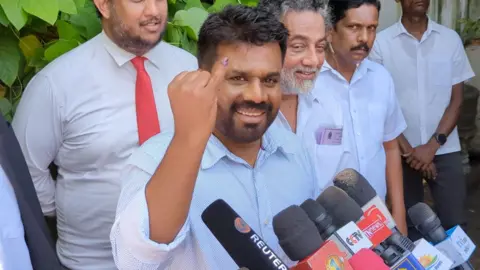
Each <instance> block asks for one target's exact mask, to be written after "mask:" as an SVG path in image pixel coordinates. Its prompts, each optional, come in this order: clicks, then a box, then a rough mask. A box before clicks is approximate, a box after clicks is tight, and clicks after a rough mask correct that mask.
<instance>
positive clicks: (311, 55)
mask: <svg viewBox="0 0 480 270" xmlns="http://www.w3.org/2000/svg"><path fill="white" fill-rule="evenodd" d="M326 3H327V1H326V0H262V1H260V2H259V4H258V5H259V7H260V8H264V9H267V10H269V11H270V12H272V13H273V14H275V15H276V16H277V18H278V19H279V20H280V21H281V22H283V24H284V25H285V26H286V28H287V29H288V31H289V39H288V41H287V54H286V56H285V62H284V66H283V70H282V77H281V87H282V91H283V101H282V105H281V107H280V113H279V114H278V117H277V119H276V121H275V124H276V125H280V126H283V127H284V128H286V129H288V130H290V131H292V132H294V133H296V134H297V135H298V136H299V137H300V138H301V139H302V140H304V142H305V143H306V144H308V145H311V147H310V148H311V149H312V153H314V155H315V163H316V166H315V167H316V168H315V169H316V171H317V178H318V179H320V180H321V183H323V185H324V184H325V183H330V182H331V181H332V180H333V178H334V177H335V174H336V173H337V171H338V165H339V163H340V159H341V157H342V154H343V152H344V150H343V147H342V145H341V144H338V143H336V142H337V141H338V136H339V134H336V133H331V135H330V136H329V135H328V134H329V132H328V130H319V129H318V127H321V126H323V124H324V122H325V121H324V119H322V118H320V117H318V115H319V114H322V113H323V110H324V105H323V101H322V100H321V99H319V96H317V95H316V94H315V93H313V92H311V90H312V89H313V87H314V85H315V80H316V79H317V76H318V74H319V72H320V70H321V68H322V65H323V63H324V59H325V50H326V48H327V37H326V33H327V31H328V30H329V29H330V25H331V23H330V14H329V10H328V7H327V4H326ZM319 132H321V133H322V134H325V136H324V137H325V138H324V139H323V143H318V142H317V140H316V138H317V137H318V136H319V134H318V133H319ZM340 136H341V134H340Z"/></svg>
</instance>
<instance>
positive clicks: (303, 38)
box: [290, 35, 327, 42]
mask: <svg viewBox="0 0 480 270" xmlns="http://www.w3.org/2000/svg"><path fill="white" fill-rule="evenodd" d="M293 39H301V40H304V41H308V40H309V39H308V38H307V37H306V36H302V35H295V36H292V38H290V40H293ZM325 40H327V36H326V35H325V36H323V37H322V38H321V39H319V40H317V41H316V42H321V41H325Z"/></svg>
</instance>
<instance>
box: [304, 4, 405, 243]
mask: <svg viewBox="0 0 480 270" xmlns="http://www.w3.org/2000/svg"><path fill="white" fill-rule="evenodd" d="M329 6H330V8H331V11H332V15H333V29H332V30H331V32H330V36H329V42H330V44H329V49H328V50H327V53H326V61H325V63H324V65H323V67H322V71H321V72H320V74H319V76H318V79H317V81H316V84H315V88H314V90H313V94H314V96H315V97H317V99H318V102H319V103H321V104H322V108H323V110H322V111H318V112H317V114H316V117H318V118H320V119H322V125H321V126H319V127H318V132H317V133H316V134H317V137H316V139H317V144H320V145H322V146H323V147H324V151H328V150H327V149H328V148H329V147H332V145H337V146H338V145H341V147H342V148H343V151H344V152H343V154H342V157H341V161H340V165H339V167H338V170H342V169H345V168H353V169H355V170H357V171H359V172H360V173H361V174H362V175H364V176H365V178H366V179H367V180H368V181H369V182H370V184H371V185H372V186H373V188H374V189H375V190H376V192H377V194H378V196H379V197H380V198H382V199H386V198H387V194H388V199H389V201H390V203H391V206H392V216H393V218H394V219H395V222H396V223H397V227H398V228H399V229H400V231H401V232H402V233H404V234H406V233H407V228H406V213H405V205H404V199H403V183H402V164H401V157H400V149H399V146H398V142H397V139H396V138H397V137H398V136H399V135H400V134H401V133H402V132H403V131H404V130H405V128H406V123H405V120H404V118H403V115H402V111H401V109H400V107H399V105H398V102H397V99H396V96H395V89H394V85H393V80H392V77H391V76H390V74H389V73H388V71H387V70H386V69H385V68H384V67H383V66H381V65H379V64H377V63H375V62H371V61H369V60H368V59H366V57H367V55H368V53H369V51H370V49H371V48H372V46H373V43H374V40H375V36H376V30H377V25H378V17H379V12H380V2H379V1H378V0H330V1H329ZM325 130H328V131H331V132H332V133H333V135H332V139H328V137H327V136H325ZM325 137H326V138H325Z"/></svg>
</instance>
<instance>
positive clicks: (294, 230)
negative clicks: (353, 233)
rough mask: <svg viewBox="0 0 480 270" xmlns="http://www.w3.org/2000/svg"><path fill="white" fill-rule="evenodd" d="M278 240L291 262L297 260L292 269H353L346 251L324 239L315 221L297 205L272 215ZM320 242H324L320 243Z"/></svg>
mask: <svg viewBox="0 0 480 270" xmlns="http://www.w3.org/2000/svg"><path fill="white" fill-rule="evenodd" d="M273 230H274V232H275V234H276V235H277V237H278V242H279V244H280V246H281V247H282V249H283V250H284V251H285V253H286V254H287V256H288V257H289V258H290V259H291V260H292V261H299V262H298V263H297V264H296V265H295V266H294V267H292V268H291V270H324V269H327V268H329V267H331V269H345V270H353V268H352V267H351V266H350V264H349V263H348V261H347V254H346V253H345V252H342V251H340V250H339V249H338V247H337V245H335V243H333V242H332V241H328V240H327V241H326V242H323V240H322V238H321V237H320V234H319V233H318V231H317V228H316V227H315V224H313V222H312V221H311V220H310V219H309V217H308V216H307V214H306V213H305V211H303V210H302V208H300V207H299V206H297V205H292V206H290V207H287V208H286V209H284V210H282V211H281V212H280V213H278V214H277V215H276V216H275V217H274V218H273ZM322 243H323V245H322Z"/></svg>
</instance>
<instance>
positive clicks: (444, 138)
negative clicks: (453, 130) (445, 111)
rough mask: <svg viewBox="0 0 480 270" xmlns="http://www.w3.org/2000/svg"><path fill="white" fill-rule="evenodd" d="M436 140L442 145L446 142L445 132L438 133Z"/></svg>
mask: <svg viewBox="0 0 480 270" xmlns="http://www.w3.org/2000/svg"><path fill="white" fill-rule="evenodd" d="M437 137H438V142H439V143H440V144H441V145H443V144H445V143H446V142H447V136H446V135H445V134H438V136H437Z"/></svg>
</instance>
